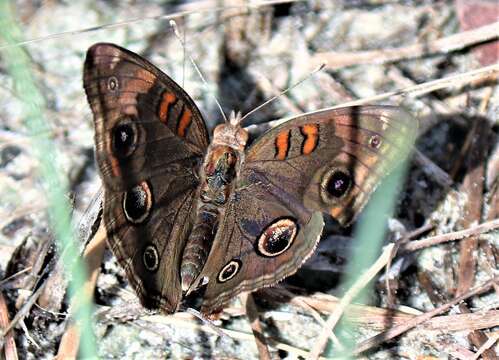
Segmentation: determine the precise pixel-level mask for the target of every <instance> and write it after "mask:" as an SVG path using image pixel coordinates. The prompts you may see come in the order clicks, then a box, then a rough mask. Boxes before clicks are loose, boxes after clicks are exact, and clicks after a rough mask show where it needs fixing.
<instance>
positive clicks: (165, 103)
mask: <svg viewBox="0 0 499 360" xmlns="http://www.w3.org/2000/svg"><path fill="white" fill-rule="evenodd" d="M176 99H177V97H176V96H175V95H174V94H172V93H170V92H164V93H163V98H162V100H161V103H160V104H159V111H158V116H159V119H160V120H161V122H162V123H163V124H165V125H166V124H167V122H168V109H169V108H170V105H171V104H173V102H175V100H176Z"/></svg>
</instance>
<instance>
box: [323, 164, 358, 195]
mask: <svg viewBox="0 0 499 360" xmlns="http://www.w3.org/2000/svg"><path fill="white" fill-rule="evenodd" d="M352 185H353V180H352V176H351V175H350V173H349V171H348V170H347V169H345V168H332V169H330V170H329V171H327V172H326V173H325V175H324V176H323V177H322V181H321V189H320V193H321V197H322V200H323V201H325V202H327V203H329V202H331V201H335V200H336V199H339V198H342V197H343V196H345V195H346V194H347V193H348V192H349V191H350V189H351V188H352Z"/></svg>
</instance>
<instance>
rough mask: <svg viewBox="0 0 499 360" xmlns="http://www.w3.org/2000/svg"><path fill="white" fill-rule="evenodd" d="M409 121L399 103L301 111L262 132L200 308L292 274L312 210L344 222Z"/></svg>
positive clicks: (408, 137)
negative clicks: (394, 105)
mask: <svg viewBox="0 0 499 360" xmlns="http://www.w3.org/2000/svg"><path fill="white" fill-rule="evenodd" d="M416 128H417V123H416V121H415V120H414V119H413V118H412V117H410V116H409V115H408V114H407V113H405V112H404V111H402V110H400V109H398V108H393V107H384V106H367V107H365V106H363V107H351V108H343V109H337V110H326V111H322V112H316V113H312V114H308V115H304V116H300V117H297V118H295V119H292V120H290V121H288V122H286V123H284V124H282V125H280V126H277V127H276V128H274V129H272V130H270V131H268V132H267V133H265V134H264V135H263V136H262V137H261V138H260V139H258V140H257V141H256V142H255V143H254V144H253V145H252V146H251V147H250V148H249V149H248V150H247V153H246V159H245V163H244V166H243V169H242V171H241V176H240V177H239V178H238V183H237V185H236V189H235V191H234V192H233V194H232V196H231V199H230V202H229V204H228V207H227V209H226V213H225V217H224V218H223V220H222V221H221V224H220V226H219V230H218V233H217V237H216V238H215V242H214V244H213V247H212V250H211V252H210V254H209V257H208V262H207V264H206V265H205V267H204V270H203V272H202V274H201V277H206V278H209V282H208V284H207V286H206V290H205V293H204V302H203V308H202V310H203V311H204V312H208V313H209V312H212V311H215V310H217V309H218V308H220V307H221V306H223V304H224V303H225V302H226V301H227V300H228V299H230V298H231V297H233V296H234V295H235V294H237V293H238V292H240V291H245V290H254V289H257V288H260V287H263V286H269V285H272V284H274V283H276V282H277V281H279V280H280V279H282V278H284V277H286V276H288V275H290V274H292V273H294V272H295V271H296V270H297V269H298V267H299V266H300V265H301V263H302V262H303V261H304V260H305V259H306V258H307V257H308V256H309V255H310V254H311V252H312V251H313V249H314V247H315V245H316V243H317V241H318V238H319V235H320V233H321V231H322V226H323V222H322V215H321V212H326V213H329V214H330V215H331V216H332V217H334V218H335V219H337V220H338V221H339V222H340V223H341V224H343V225H346V224H349V223H350V222H351V221H352V220H353V219H354V217H355V216H356V215H357V214H358V213H359V212H360V210H361V209H362V207H363V206H364V205H365V203H366V202H367V200H368V197H369V195H370V194H371V193H372V192H373V191H374V189H375V188H376V186H377V184H378V183H379V181H380V179H381V177H383V176H384V175H386V174H387V173H388V172H389V171H390V170H391V169H393V167H394V166H395V165H396V164H397V163H398V162H399V161H400V160H402V159H403V158H404V157H405V156H406V155H407V154H408V152H409V151H410V149H411V147H412V144H413V143H414V139H415V136H416V133H417V131H416Z"/></svg>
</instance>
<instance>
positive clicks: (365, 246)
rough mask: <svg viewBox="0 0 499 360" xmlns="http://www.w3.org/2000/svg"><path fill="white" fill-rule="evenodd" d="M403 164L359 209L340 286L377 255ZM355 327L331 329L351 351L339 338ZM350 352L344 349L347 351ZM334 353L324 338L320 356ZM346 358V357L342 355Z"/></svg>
mask: <svg viewBox="0 0 499 360" xmlns="http://www.w3.org/2000/svg"><path fill="white" fill-rule="evenodd" d="M406 170H407V166H406V163H405V164H403V165H400V166H398V167H397V168H396V169H395V170H394V171H393V172H392V173H391V174H390V175H389V176H387V177H386V178H385V179H384V180H383V181H382V183H381V184H380V186H379V188H378V189H377V190H376V192H375V193H374V194H373V195H372V197H371V200H370V201H369V203H368V204H367V206H366V208H365V210H364V211H363V213H362V215H361V218H360V220H359V222H358V225H357V228H356V229H355V241H356V242H357V245H355V246H352V253H351V255H350V256H349V259H351V261H350V262H349V263H348V266H347V269H346V272H345V279H344V280H343V285H342V286H341V288H342V289H346V290H347V289H350V288H351V287H352V286H353V285H354V283H355V282H356V281H357V280H358V279H359V278H360V277H361V276H362V274H363V273H364V272H365V271H366V269H368V268H369V267H370V266H371V265H372V264H373V263H374V262H375V261H376V259H377V258H378V256H379V254H380V249H381V247H382V245H383V240H384V239H385V236H386V224H387V220H388V218H389V217H390V216H392V214H393V210H394V207H395V202H396V199H397V194H398V191H399V189H400V184H401V182H402V181H403V178H404V175H405V174H406ZM371 288H372V286H367V287H365V288H364V289H363V290H362V291H361V292H360V293H359V294H358V295H357V297H356V298H355V302H356V303H364V302H365V300H366V298H367V296H368V294H369V293H370V291H371ZM355 331H356V329H355V326H354V325H353V324H350V323H348V322H345V321H340V323H339V324H338V326H337V327H336V329H335V334H336V335H337V336H339V337H340V340H341V342H342V344H343V345H344V346H345V348H346V349H350V350H352V349H353V348H354V346H355V342H354V340H353V339H352V338H351V337H350V336H349V337H348V338H347V337H344V336H343V337H341V335H342V334H343V335H345V334H354V333H355ZM350 352H351V351H346V353H347V354H348V353H350ZM336 355H337V353H336V351H334V349H333V346H332V343H331V341H328V345H327V347H326V350H325V351H324V356H326V357H334V356H336ZM342 358H343V359H346V358H349V357H348V356H345V357H342Z"/></svg>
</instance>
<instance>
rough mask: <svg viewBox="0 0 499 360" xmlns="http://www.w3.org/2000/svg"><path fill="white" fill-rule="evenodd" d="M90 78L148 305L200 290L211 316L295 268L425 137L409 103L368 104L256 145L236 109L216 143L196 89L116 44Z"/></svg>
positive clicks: (113, 236)
mask: <svg viewBox="0 0 499 360" xmlns="http://www.w3.org/2000/svg"><path fill="white" fill-rule="evenodd" d="M83 81H84V87H85V91H86V94H87V98H88V102H89V104H90V107H91V109H92V112H93V114H94V123H95V145H96V158H97V163H98V166H99V169H100V173H101V177H102V181H103V183H104V203H103V221H104V224H105V227H106V231H107V237H108V242H109V245H110V247H111V249H112V251H113V253H114V254H115V255H116V257H117V259H118V262H119V263H120V264H121V266H122V267H123V268H124V269H125V271H126V274H127V277H128V279H129V281H130V283H131V284H132V285H133V287H134V288H135V290H136V292H137V294H138V296H139V298H140V300H141V302H142V304H143V305H144V306H146V307H148V308H159V309H160V310H161V311H163V312H166V313H171V312H175V311H177V310H178V308H179V306H180V304H181V303H182V300H183V299H184V298H185V297H186V296H187V295H189V294H190V293H192V292H193V291H194V290H197V289H199V288H203V290H204V292H203V293H202V295H200V296H201V297H202V301H201V311H202V312H203V313H208V314H209V313H212V312H214V311H217V310H219V309H220V308H221V307H223V305H224V304H225V303H227V301H228V300H230V299H231V298H232V297H234V296H235V295H236V294H238V293H240V292H242V291H253V290H256V289H258V288H261V287H264V286H270V285H272V284H275V283H277V282H278V281H280V280H281V279H283V278H285V277H286V276H289V275H291V274H293V273H294V272H295V271H296V270H297V269H298V268H299V267H300V265H301V264H302V263H303V262H304V261H305V260H306V259H307V258H308V257H309V256H310V255H311V253H312V252H313V250H314V248H315V246H316V244H317V242H318V240H319V238H320V235H321V233H322V229H323V226H324V221H323V217H322V213H328V214H329V215H330V216H332V217H333V218H335V219H336V220H337V221H338V222H339V223H340V224H342V225H347V224H349V223H350V222H351V221H352V220H353V219H354V218H355V216H356V215H357V214H358V213H359V212H360V210H361V209H362V208H363V206H364V205H365V204H366V202H367V200H368V198H369V195H370V194H371V193H372V192H373V191H374V189H375V188H376V186H377V184H378V183H379V181H380V179H381V178H382V177H383V176H384V175H385V174H386V173H388V172H389V171H390V170H391V169H392V168H393V167H394V166H395V165H396V164H397V163H398V162H399V160H401V159H403V158H404V157H405V156H406V155H407V154H408V152H409V151H410V148H411V146H412V144H413V142H414V139H415V136H416V128H417V123H416V121H415V120H414V119H413V118H411V117H410V116H409V115H408V114H407V113H406V112H404V111H403V110H401V109H400V108H396V107H389V106H359V107H346V108H341V109H334V110H323V111H316V112H313V113H308V114H304V115H301V116H298V117H296V118H294V119H291V120H289V121H287V122H285V123H283V124H281V125H279V126H277V127H275V128H273V129H271V130H269V131H267V132H266V133H265V134H264V135H262V136H260V137H259V138H258V139H256V140H255V141H254V142H253V143H252V144H251V145H250V146H248V147H247V146H246V144H247V141H248V132H247V131H246V130H245V129H243V128H242V127H241V125H240V119H241V117H240V115H234V114H233V115H232V116H231V118H230V121H228V122H226V123H223V124H221V125H218V126H217V127H216V128H215V130H214V132H213V136H212V140H211V142H210V140H209V137H208V131H207V129H206V125H205V123H204V120H203V117H202V115H201V113H200V111H199V110H198V108H197V107H196V105H195V104H194V102H193V100H192V99H191V98H190V97H189V95H187V93H186V92H185V91H184V90H183V89H182V88H181V87H180V86H179V85H177V84H176V83H175V82H174V81H173V80H172V79H170V78H169V77H168V76H167V75H165V74H164V73H163V72H161V71H160V70H159V69H158V68H156V67H155V66H154V65H152V64H151V63H149V62H148V61H146V60H145V59H143V58H142V57H140V56H139V55H137V54H134V53H132V52H130V51H128V50H126V49H123V48H121V47H118V46H116V45H112V44H104V43H102V44H96V45H94V46H92V47H91V48H90V49H89V50H88V53H87V57H86V61H85V67H84V76H83Z"/></svg>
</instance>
